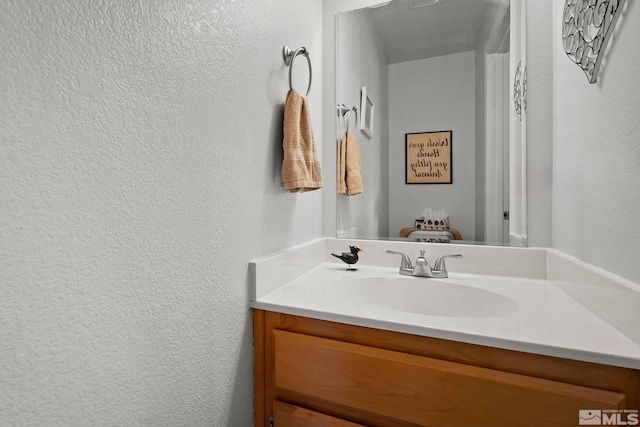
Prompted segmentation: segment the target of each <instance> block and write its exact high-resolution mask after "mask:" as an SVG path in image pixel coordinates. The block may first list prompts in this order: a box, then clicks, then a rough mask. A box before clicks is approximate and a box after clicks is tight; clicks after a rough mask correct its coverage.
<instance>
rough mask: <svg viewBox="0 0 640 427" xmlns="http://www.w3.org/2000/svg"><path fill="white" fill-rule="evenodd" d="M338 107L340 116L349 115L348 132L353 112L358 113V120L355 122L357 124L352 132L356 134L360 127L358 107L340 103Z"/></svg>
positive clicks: (347, 120) (347, 121)
mask: <svg viewBox="0 0 640 427" xmlns="http://www.w3.org/2000/svg"><path fill="white" fill-rule="evenodd" d="M336 108H337V109H338V117H340V116H343V117H344V116H345V115H347V119H346V123H347V129H346V131H347V132H348V131H349V124H351V113H355V114H356V122H355V125H354V126H353V132H352V134H353V135H355V132H356V131H357V129H358V109H357V108H356V107H351V108H349V107H347V106H346V105H344V104H338V105H337V106H336Z"/></svg>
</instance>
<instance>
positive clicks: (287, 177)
mask: <svg viewBox="0 0 640 427" xmlns="http://www.w3.org/2000/svg"><path fill="white" fill-rule="evenodd" d="M282 53H283V56H284V59H285V63H286V64H287V65H289V66H290V67H293V59H294V58H295V57H296V56H297V55H301V54H302V55H305V56H306V57H307V60H308V61H309V88H308V89H307V95H308V94H309V91H310V90H311V60H310V59H309V52H308V51H307V49H306V48H304V47H301V48H299V49H298V50H296V51H295V52H292V51H291V49H289V48H288V47H287V46H285V47H284V48H283V50H282ZM289 88H290V90H289V93H288V94H287V98H286V101H285V105H284V124H283V134H284V138H283V140H282V149H283V151H284V155H283V159H282V187H283V188H285V189H287V190H289V191H290V192H292V193H299V192H305V191H311V190H317V189H318V188H322V172H321V171H320V163H319V162H318V158H317V154H316V147H315V144H314V142H313V131H312V129H311V118H310V117H309V106H308V103H307V98H306V97H305V96H302V95H301V94H299V93H298V92H296V91H295V90H294V89H293V87H292V86H291V68H290V69H289Z"/></svg>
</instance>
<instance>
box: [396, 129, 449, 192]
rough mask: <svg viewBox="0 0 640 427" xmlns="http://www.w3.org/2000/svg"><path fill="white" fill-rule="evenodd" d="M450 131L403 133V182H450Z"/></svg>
mask: <svg viewBox="0 0 640 427" xmlns="http://www.w3.org/2000/svg"><path fill="white" fill-rule="evenodd" d="M451 143H452V131H450V130H448V131H439V132H420V133H406V134H405V153H406V166H405V183H406V184H451V183H452V182H453V179H452V177H453V175H452V172H451V166H452V164H451V161H452V159H451Z"/></svg>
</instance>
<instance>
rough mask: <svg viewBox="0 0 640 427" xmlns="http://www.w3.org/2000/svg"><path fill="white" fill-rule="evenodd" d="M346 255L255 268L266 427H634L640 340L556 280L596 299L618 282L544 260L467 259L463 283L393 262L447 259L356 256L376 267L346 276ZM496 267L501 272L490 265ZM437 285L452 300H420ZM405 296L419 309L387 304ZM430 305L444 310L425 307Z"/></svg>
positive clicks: (368, 245)
mask: <svg viewBox="0 0 640 427" xmlns="http://www.w3.org/2000/svg"><path fill="white" fill-rule="evenodd" d="M338 244H340V245H344V244H345V241H334V240H332V239H320V240H319V241H314V242H312V243H310V244H307V245H303V246H301V247H297V248H294V249H292V250H289V251H284V252H282V253H279V254H276V255H275V256H272V257H266V258H264V259H261V260H257V261H255V262H252V263H251V273H252V276H253V278H252V280H253V283H254V286H253V288H252V295H251V306H252V307H253V322H254V356H255V357H254V380H255V385H254V387H255V400H254V406H255V425H256V426H265V427H266V426H270V425H273V426H275V427H280V426H357V425H367V426H371V425H376V426H467V425H474V426H476V425H477V426H506V425H509V426H515V425H518V426H542V425H553V426H576V425H578V420H579V417H580V416H584V417H587V415H588V414H589V411H599V412H598V413H599V414H600V415H601V416H602V417H608V418H607V419H614V420H616V422H618V425H623V424H621V422H622V421H624V422H627V421H628V424H626V425H634V424H633V422H634V420H635V419H637V414H638V412H637V410H638V409H639V408H640V370H639V368H640V346H639V345H638V344H637V341H636V337H635V336H628V335H625V333H624V332H625V329H624V327H622V326H620V324H621V323H620V322H618V321H617V320H616V319H615V316H614V317H612V318H610V319H608V320H607V321H605V320H604V319H603V316H602V315H597V313H595V311H594V310H593V309H590V308H588V306H589V303H588V301H582V302H580V303H579V302H578V301H577V300H576V298H574V297H572V296H571V294H572V291H571V290H570V289H569V287H568V286H569V285H568V284H567V281H566V280H562V279H563V278H562V277H559V276H558V277H557V279H558V280H557V281H556V282H554V281H551V280H549V276H550V275H551V276H554V275H556V274H560V273H556V270H561V271H564V272H566V273H567V274H571V275H573V276H580V277H581V280H584V281H585V283H584V287H583V289H582V292H581V294H582V295H583V296H584V295H585V294H589V293H592V294H593V295H595V293H593V290H592V287H593V286H596V287H597V288H598V289H600V288H601V286H605V284H604V282H606V280H604V279H603V281H602V283H599V284H597V285H594V284H593V283H587V282H588V281H589V279H588V274H585V273H584V272H582V273H581V272H580V271H579V269H577V270H572V268H573V267H570V266H568V265H565V264H563V263H565V261H563V260H557V259H550V258H553V257H550V256H549V253H548V252H547V251H546V250H544V249H539V250H538V249H522V248H518V249H515V248H486V247H485V248H478V247H468V248H464V247H462V246H460V247H458V248H455V250H456V251H457V250H458V249H460V250H461V251H463V252H464V254H463V255H464V256H465V258H463V260H460V261H455V264H454V262H453V261H452V262H451V263H450V266H449V270H450V272H452V273H451V274H450V278H449V279H442V280H440V281H437V280H438V279H423V278H405V279H399V280H396V275H397V267H396V268H394V267H392V265H395V264H396V263H397V262H398V259H397V258H396V257H389V258H386V257H385V256H384V255H383V254H384V250H383V249H393V250H399V251H404V252H409V253H411V254H413V253H415V252H417V251H418V250H425V249H426V250H427V254H428V256H429V253H430V252H431V253H432V254H433V255H436V254H435V253H433V252H434V251H435V250H436V249H437V250H442V249H440V248H442V247H443V246H444V245H441V246H438V245H433V246H430V245H428V244H415V243H404V242H380V241H370V242H353V243H352V244H356V245H361V247H363V249H364V251H363V253H362V254H361V257H362V258H363V260H364V261H365V263H363V264H362V265H360V266H359V270H358V271H356V272H349V273H346V272H345V271H344V266H342V265H340V264H338V263H335V262H332V261H331V262H329V258H325V255H326V253H327V252H331V251H335V249H336V248H335V247H334V245H338ZM350 244H351V243H350ZM446 250H447V251H449V250H451V247H450V246H449V245H446ZM495 251H497V252H495ZM367 253H369V254H370V255H369V257H370V258H369V259H368V261H369V265H368V264H367V263H366V262H367ZM437 255H443V254H440V253H438V254H437ZM494 256H498V257H499V259H500V261H501V262H500V263H486V259H487V257H489V258H491V257H494ZM479 260H484V261H485V262H484V263H478V261H479ZM464 261H466V264H465V263H464ZM566 262H569V261H566ZM371 264H373V265H371ZM496 265H499V266H497V267H496ZM496 268H497V269H499V270H500V271H497V270H495V269H496ZM576 268H577V267H576ZM472 270H474V271H480V272H481V274H478V273H473V274H471V271H472ZM541 270H544V271H541ZM456 271H464V273H455V272H456ZM492 273H493V274H492ZM495 273H502V274H495ZM507 273H508V274H507ZM554 277H555V276H554ZM433 280H436V281H433ZM447 280H450V281H448V282H447ZM367 283H369V284H371V288H367V287H366V284H367ZM376 283H378V284H377V285H376ZM387 285H389V286H387ZM432 285H437V286H435V287H434V288H433V289H438V286H441V288H442V289H443V290H445V291H434V292H433V293H432V294H431V295H430V294H424V293H420V292H424V291H422V289H430V286H432ZM385 286H386V287H385ZM606 286H613V285H610V284H606ZM459 287H464V289H463V288H459ZM396 288H397V289H398V292H400V293H405V294H406V295H405V296H408V298H405V299H403V298H402V297H399V298H396V297H395V296H394V295H392V294H385V293H384V292H386V291H385V289H392V290H394V289H396ZM449 288H451V289H454V291H452V292H453V293H449V292H448V291H446V290H447V289H449ZM458 288H459V289H458ZM466 288H469V289H468V292H469V294H468V295H470V297H469V298H470V300H469V301H465V298H467V296H466V295H467V290H466ZM456 289H457V290H456ZM590 289H591V290H590ZM627 291H628V292H627ZM416 292H418V293H416ZM477 292H481V293H480V294H478V293H477ZM484 293H487V294H486V295H487V296H485V297H480V298H479V297H478V295H485V294H484ZM492 293H495V294H496V295H497V296H499V298H497V297H496V298H494V297H491V296H490V295H489V294H492ZM637 293H638V292H637V291H636V290H635V289H631V288H628V287H625V288H624V290H621V289H617V290H615V289H613V290H611V292H610V294H611V295H613V297H612V299H615V298H616V295H619V296H620V295H622V296H623V297H624V299H626V300H629V299H633V298H637ZM367 294H368V295H367ZM375 295H381V297H376V296H375ZM482 298H488V299H486V300H482ZM501 298H502V299H501ZM419 299H425V300H426V299H432V300H435V302H436V304H432V305H431V306H430V304H429V303H428V302H426V301H425V304H412V303H411V302H412V300H419ZM439 299H440V300H439ZM472 300H475V301H484V302H483V303H482V304H477V305H481V306H483V307H485V309H478V308H477V307H474V304H472V303H471V301H472ZM509 301H510V303H509ZM449 306H450V307H451V309H448V308H447V307H449ZM402 307H406V310H404V311H403V310H402ZM425 307H426V308H425ZM465 307H468V308H469V310H471V311H469V312H468V313H467V312H466V311H465ZM474 310H475V311H474ZM596 311H597V310H596ZM619 311H620V310H619ZM622 311H624V307H623V308H622ZM624 315H625V316H627V317H626V318H625V320H626V321H627V322H628V324H629V325H631V324H633V323H634V322H635V321H636V320H637V319H630V318H628V315H627V314H624ZM635 324H637V323H635ZM594 413H595V412H594ZM612 417H613V418H612Z"/></svg>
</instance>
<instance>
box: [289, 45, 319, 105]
mask: <svg viewBox="0 0 640 427" xmlns="http://www.w3.org/2000/svg"><path fill="white" fill-rule="evenodd" d="M298 55H304V56H306V57H307V63H308V64H309V86H308V87H307V94H306V95H305V96H309V92H311V80H312V71H311V58H310V57H309V51H308V50H307V48H306V47H304V46H303V47H300V48H298V49H296V50H295V51H294V50H291V49H289V46H284V47H283V48H282V57H283V58H284V63H285V64H286V65H288V66H289V89H290V90H293V82H292V79H291V76H292V73H293V60H294V59H295V57H296V56H298Z"/></svg>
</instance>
